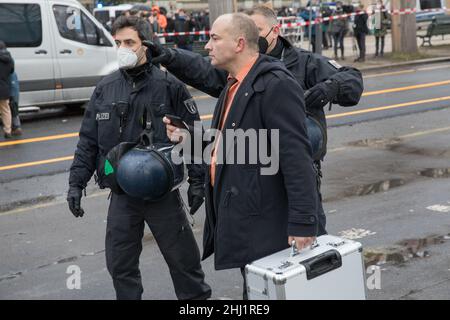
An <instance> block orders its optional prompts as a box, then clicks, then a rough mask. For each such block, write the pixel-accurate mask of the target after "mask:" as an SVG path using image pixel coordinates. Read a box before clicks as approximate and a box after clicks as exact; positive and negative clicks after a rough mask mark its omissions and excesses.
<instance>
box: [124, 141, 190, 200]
mask: <svg viewBox="0 0 450 320" xmlns="http://www.w3.org/2000/svg"><path fill="white" fill-rule="evenodd" d="M173 147H174V145H172V144H152V145H150V146H148V147H142V146H141V147H139V146H138V147H136V148H134V149H132V150H130V151H128V152H127V153H126V154H125V155H124V156H123V157H122V158H121V159H120V161H119V165H118V168H117V182H118V184H119V185H120V187H121V188H122V190H123V191H124V192H125V193H126V194H128V195H129V196H131V197H134V198H140V199H144V200H148V201H158V200H160V199H162V198H164V196H166V195H167V194H168V193H169V192H171V191H173V190H175V189H177V188H178V187H179V186H180V185H181V184H182V182H183V180H184V165H183V164H179V165H176V164H174V163H173V161H172V158H171V151H172V149H173Z"/></svg>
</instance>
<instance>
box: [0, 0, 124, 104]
mask: <svg viewBox="0 0 450 320" xmlns="http://www.w3.org/2000/svg"><path fill="white" fill-rule="evenodd" d="M0 40H2V41H4V42H5V43H6V46H7V48H8V50H9V52H11V55H12V57H13V58H14V61H15V69H16V72H17V75H18V77H19V83H20V107H25V106H46V105H54V104H81V103H84V102H86V101H88V100H89V98H90V96H91V94H92V92H93V90H94V87H95V85H96V84H97V82H98V81H99V80H100V79H101V78H102V77H103V76H105V75H107V74H109V73H111V72H113V71H114V70H117V68H118V63H117V55H116V45H115V42H114V40H113V38H112V36H111V35H110V34H109V33H108V32H107V31H106V30H105V29H104V27H103V26H102V25H101V23H99V22H98V21H97V20H96V19H95V18H94V17H93V16H92V15H91V14H90V13H89V12H88V11H87V10H86V9H85V8H84V7H83V6H82V5H81V4H80V3H79V2H78V1H75V0H2V1H1V2H0Z"/></svg>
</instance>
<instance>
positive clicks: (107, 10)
mask: <svg viewBox="0 0 450 320" xmlns="http://www.w3.org/2000/svg"><path fill="white" fill-rule="evenodd" d="M132 7H133V5H131V4H120V5H118V6H106V7H103V8H95V9H94V17H95V18H96V19H97V20H98V21H100V23H101V24H103V25H105V24H106V23H107V22H108V21H109V20H110V19H111V18H114V19H116V18H117V17H119V16H120V15H121V14H122V13H123V12H124V11H127V10H130V9H131V8H132Z"/></svg>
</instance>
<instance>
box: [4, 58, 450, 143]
mask: <svg viewBox="0 0 450 320" xmlns="http://www.w3.org/2000/svg"><path fill="white" fill-rule="evenodd" d="M449 67H450V66H449ZM445 84H450V80H446V81H439V82H432V83H425V84H420V85H415V86H408V87H401V88H393V89H385V90H377V91H369V92H364V93H363V94H362V95H363V96H371V95H377V94H383V93H390V92H399V91H406V90H413V89H420V88H429V87H434V86H440V85H445ZM197 98H201V99H206V98H210V96H208V95H204V96H198V97H197ZM380 110H382V109H380ZM375 111H376V110H375ZM368 112H370V111H368ZM350 114H351V113H350ZM200 119H201V120H211V119H212V114H206V115H202V116H200ZM77 136H78V132H72V133H67V134H59V135H53V136H46V137H38V138H30V139H23V140H14V141H4V142H0V148H1V147H7V146H13V145H18V144H26V143H34V142H42V141H50V140H58V139H66V138H74V137H77Z"/></svg>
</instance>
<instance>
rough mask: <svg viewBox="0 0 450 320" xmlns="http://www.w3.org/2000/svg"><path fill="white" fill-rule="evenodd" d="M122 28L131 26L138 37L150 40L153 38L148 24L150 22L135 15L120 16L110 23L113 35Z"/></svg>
mask: <svg viewBox="0 0 450 320" xmlns="http://www.w3.org/2000/svg"><path fill="white" fill-rule="evenodd" d="M123 28H132V29H133V30H136V31H137V33H138V36H139V39H141V40H142V41H144V40H151V39H152V38H153V32H152V29H151V26H150V22H148V21H147V20H145V19H142V18H140V17H137V16H129V17H125V16H120V17H118V18H117V19H116V21H114V23H113V25H112V30H111V34H112V35H113V36H114V35H115V34H116V33H117V31H118V30H120V29H123Z"/></svg>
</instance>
